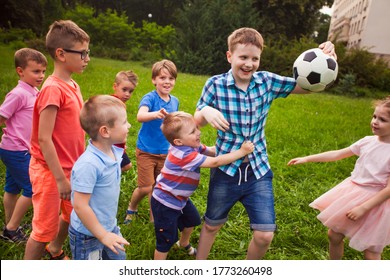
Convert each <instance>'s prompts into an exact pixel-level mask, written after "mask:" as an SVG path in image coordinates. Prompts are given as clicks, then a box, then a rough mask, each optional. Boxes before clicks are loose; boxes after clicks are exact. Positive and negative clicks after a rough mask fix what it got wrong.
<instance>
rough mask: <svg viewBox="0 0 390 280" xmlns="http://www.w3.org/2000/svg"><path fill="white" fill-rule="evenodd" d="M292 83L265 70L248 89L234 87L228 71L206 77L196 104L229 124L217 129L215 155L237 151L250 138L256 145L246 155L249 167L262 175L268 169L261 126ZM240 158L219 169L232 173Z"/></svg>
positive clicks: (286, 78) (293, 80)
mask: <svg viewBox="0 0 390 280" xmlns="http://www.w3.org/2000/svg"><path fill="white" fill-rule="evenodd" d="M295 85H296V82H295V79H294V78H290V77H283V76H279V75H276V74H273V73H270V72H266V71H260V72H256V73H255V74H254V75H253V77H252V79H251V82H250V84H249V86H248V89H247V91H243V90H241V89H239V88H238V87H236V85H235V83H234V78H233V75H232V71H231V70H230V71H229V72H227V73H224V74H221V75H216V76H213V77H211V78H209V79H208V80H207V82H206V84H205V86H204V88H203V92H202V95H201V97H200V99H199V101H198V103H197V105H196V107H197V109H198V110H201V109H202V108H203V107H205V106H210V107H213V108H215V109H217V110H218V111H220V112H221V113H222V114H223V116H224V117H225V119H226V120H227V121H228V122H229V123H230V129H229V130H228V131H226V132H223V131H220V130H218V137H217V142H216V144H215V146H216V152H217V155H218V154H226V153H229V152H230V151H234V150H237V149H239V148H240V147H241V145H242V143H243V142H244V141H245V140H250V141H252V142H253V144H254V145H255V151H254V152H253V153H251V154H249V155H248V158H249V161H250V164H251V167H252V169H253V171H254V173H255V175H256V178H258V179H259V178H261V177H262V176H264V175H265V174H266V173H267V172H268V171H269V170H270V165H269V162H268V155H267V144H266V140H265V134H264V126H265V123H266V119H267V116H268V112H269V109H270V106H271V103H272V101H273V100H274V99H275V98H279V97H287V96H288V95H289V94H290V92H291V91H292V90H293V89H294V88H295ZM242 161H243V159H240V160H237V161H235V162H233V163H231V164H229V165H225V166H221V167H219V168H220V169H221V170H222V171H223V172H225V173H226V174H228V175H230V176H234V174H235V173H236V171H237V169H238V167H239V166H240V164H241V163H242Z"/></svg>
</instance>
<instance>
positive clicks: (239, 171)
mask: <svg viewBox="0 0 390 280" xmlns="http://www.w3.org/2000/svg"><path fill="white" fill-rule="evenodd" d="M248 168H249V164H247V165H246V167H245V173H244V182H247V179H248ZM241 177H242V174H241V168H240V167H238V185H239V186H240V185H241V179H242V178H241Z"/></svg>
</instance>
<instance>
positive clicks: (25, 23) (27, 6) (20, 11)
mask: <svg viewBox="0 0 390 280" xmlns="http://www.w3.org/2000/svg"><path fill="white" fill-rule="evenodd" d="M0 7H1V9H0V27H3V28H6V29H8V28H13V27H14V28H21V29H30V30H32V31H33V32H34V33H35V34H41V33H42V32H43V30H42V21H43V9H42V5H41V3H40V2H39V1H29V0H19V1H12V0H0Z"/></svg>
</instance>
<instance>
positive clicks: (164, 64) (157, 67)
mask: <svg viewBox="0 0 390 280" xmlns="http://www.w3.org/2000/svg"><path fill="white" fill-rule="evenodd" d="M162 69H166V70H167V71H168V73H169V74H171V76H172V77H174V78H175V79H176V77H177V68H176V65H175V63H173V62H172V61H170V60H168V59H163V60H161V61H158V62H156V63H155V64H153V66H152V79H154V78H156V77H157V76H158V75H160V73H161V71H162Z"/></svg>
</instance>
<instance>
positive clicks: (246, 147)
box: [241, 141, 255, 155]
mask: <svg viewBox="0 0 390 280" xmlns="http://www.w3.org/2000/svg"><path fill="white" fill-rule="evenodd" d="M241 149H242V150H243V151H244V153H245V155H247V154H250V153H252V152H253V151H254V150H255V145H254V144H253V143H252V142H251V141H245V142H244V143H242V145H241Z"/></svg>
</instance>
